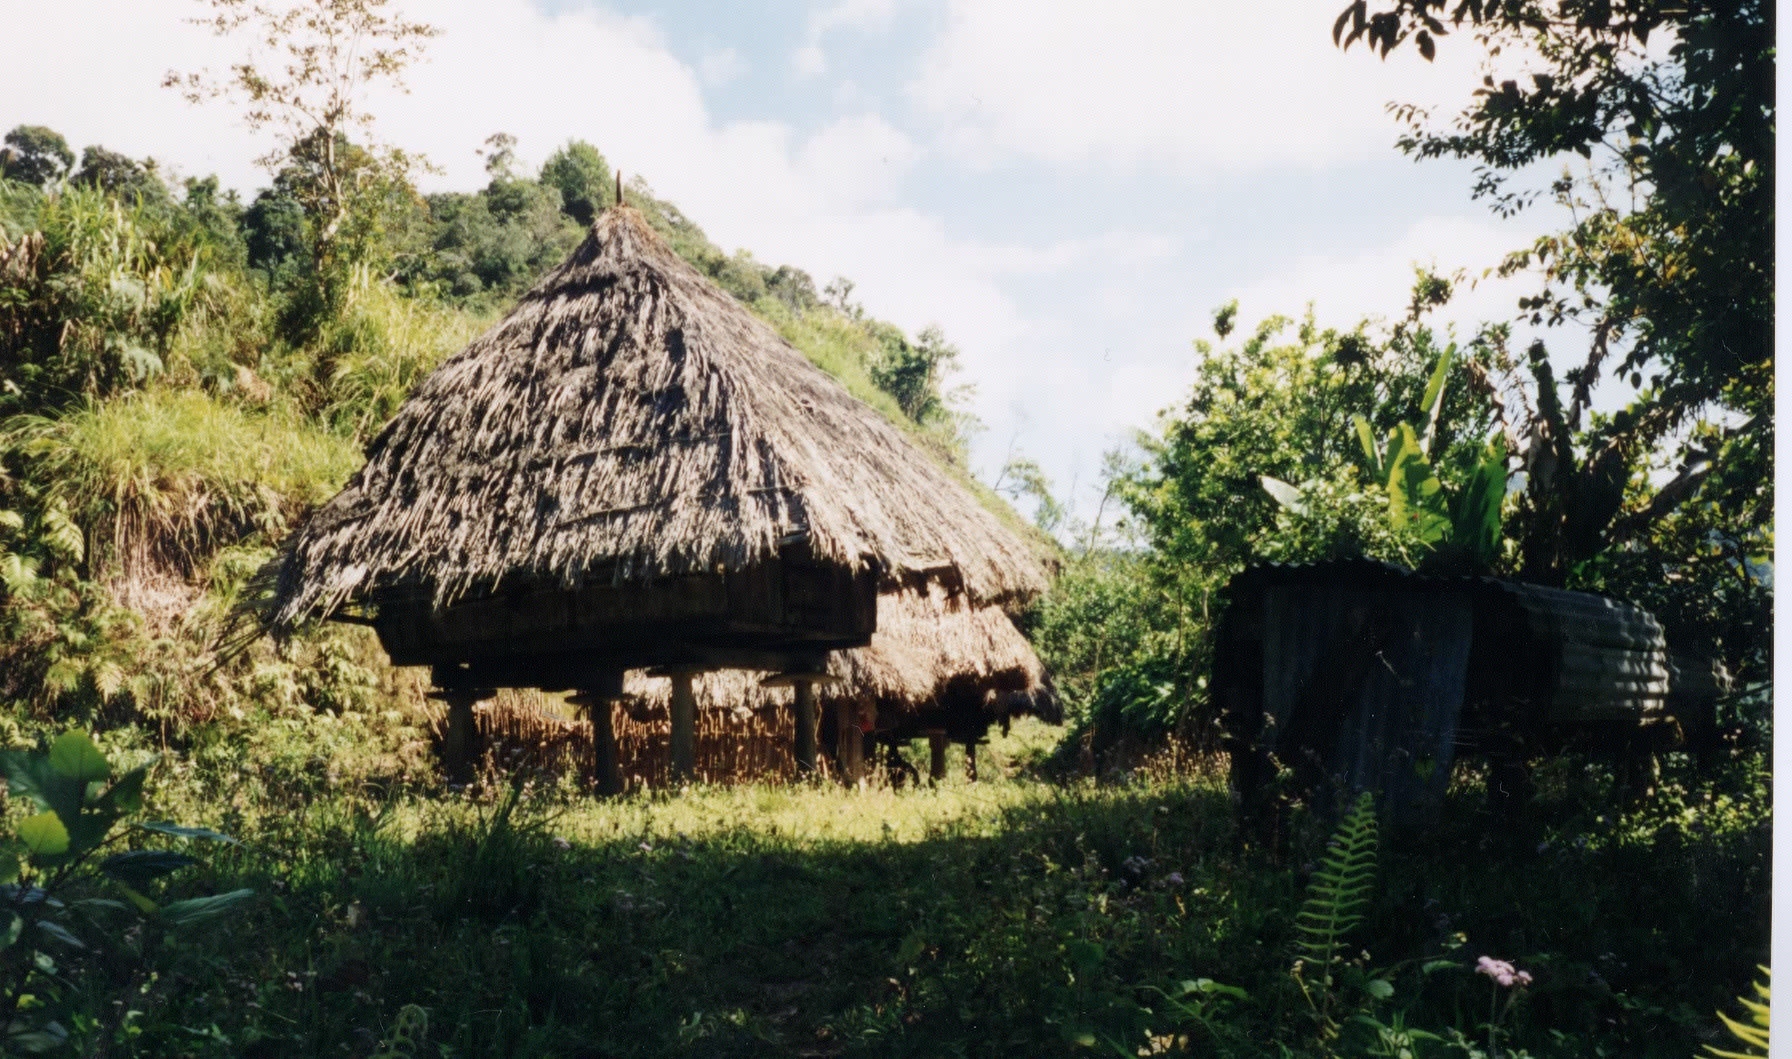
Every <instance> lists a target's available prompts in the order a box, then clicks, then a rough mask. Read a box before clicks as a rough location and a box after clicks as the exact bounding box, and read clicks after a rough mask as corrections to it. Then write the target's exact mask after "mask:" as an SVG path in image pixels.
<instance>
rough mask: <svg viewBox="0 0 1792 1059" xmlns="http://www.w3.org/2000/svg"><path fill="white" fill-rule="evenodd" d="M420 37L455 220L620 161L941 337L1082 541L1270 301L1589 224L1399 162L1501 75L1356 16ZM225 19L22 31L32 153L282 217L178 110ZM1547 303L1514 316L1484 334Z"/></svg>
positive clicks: (719, 221) (1488, 304) (12, 83)
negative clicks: (495, 171) (1418, 130)
mask: <svg viewBox="0 0 1792 1059" xmlns="http://www.w3.org/2000/svg"><path fill="white" fill-rule="evenodd" d="M398 3H399V6H400V7H401V9H402V10H403V12H404V13H405V14H406V15H408V16H409V17H412V18H416V19H421V20H424V21H427V22H429V23H432V24H434V25H435V26H437V27H438V28H440V29H441V31H442V33H441V35H440V36H439V37H437V38H436V39H434V40H432V41H431V42H430V43H429V46H428V51H427V57H426V61H425V62H423V63H422V64H420V65H419V66H417V67H415V68H414V69H413V70H412V71H411V72H410V73H409V74H408V77H407V80H408V86H409V92H408V94H404V95H399V94H396V93H392V92H378V93H376V94H374V95H372V96H370V97H369V98H368V99H367V101H366V105H367V108H368V109H369V110H370V111H371V112H372V113H373V114H375V115H376V116H377V125H376V131H377V134H378V136H379V137H380V138H381V139H382V140H384V141H386V142H389V143H392V144H395V145H397V146H400V147H403V148H406V149H408V150H413V151H421V152H423V153H424V154H425V155H427V156H428V158H429V159H430V160H431V161H432V162H434V163H435V164H436V166H438V167H439V172H437V173H435V174H433V175H431V176H428V177H426V178H425V179H424V181H423V183H424V186H425V187H426V189H428V190H440V189H455V190H473V189H475V188H477V187H479V186H481V185H482V184H483V183H484V180H485V177H484V172H483V163H482V160H481V158H480V157H479V155H478V153H477V152H478V149H479V148H480V146H481V145H482V144H483V142H484V141H485V139H486V138H487V137H488V136H490V135H492V134H493V133H497V132H506V133H510V134H511V135H513V136H515V137H516V138H517V153H518V155H519V157H520V159H521V161H523V162H524V163H525V164H529V165H537V164H539V163H540V162H541V161H543V160H544V159H545V158H546V157H547V156H548V155H549V154H550V153H551V152H552V151H553V150H555V149H556V148H557V147H558V146H560V145H561V144H563V143H565V142H566V141H567V140H569V139H573V138H578V139H584V140H587V141H589V142H591V143H593V144H595V145H596V146H597V147H598V148H599V149H600V150H601V151H603V153H604V154H605V156H606V157H607V158H608V159H609V160H610V162H611V164H612V165H613V166H614V167H616V168H618V169H620V170H622V171H623V172H624V173H626V174H627V175H629V176H630V177H633V176H636V175H639V176H641V177H644V178H645V179H646V180H647V181H648V183H649V184H650V185H651V186H652V187H653V189H654V191H655V192H656V194H659V195H660V196H662V197H665V198H669V199H670V200H672V201H673V202H675V203H677V204H678V205H679V207H680V208H682V209H683V210H684V211H685V212H686V213H687V214H688V215H689V216H690V217H691V218H693V219H694V220H695V221H696V222H697V223H698V224H700V225H701V226H702V227H703V228H704V229H705V231H707V232H708V233H709V235H710V237H711V238H712V239H714V240H715V241H716V242H717V243H718V244H720V245H721V246H722V247H723V248H725V249H727V250H730V251H732V250H736V249H746V250H749V251H751V252H752V253H753V255H754V256H755V257H756V258H758V259H759V260H761V261H764V262H767V263H770V264H792V265H796V266H798V267H800V268H803V269H805V270H807V271H808V272H809V273H810V274H811V275H813V276H814V277H815V279H816V282H817V286H821V285H824V284H826V283H827V282H828V281H829V280H831V279H832V278H834V277H836V276H845V277H848V278H850V279H851V280H852V281H853V282H854V283H855V288H854V294H853V296H854V298H855V300H857V301H859V302H861V303H862V304H863V305H864V306H865V308H866V310H867V311H868V312H870V313H871V314H873V315H876V316H879V317H883V318H885V319H888V320H891V321H893V322H895V323H896V324H898V325H900V326H901V327H903V328H904V329H906V330H908V331H910V332H911V333H912V332H915V331H919V330H920V329H921V328H923V327H925V326H928V325H938V326H939V327H941V328H942V329H943V330H944V331H945V333H946V335H947V337H948V338H949V339H950V340H951V341H952V342H953V343H954V344H956V345H957V346H958V347H959V349H960V350H961V361H962V365H963V370H962V372H961V373H960V374H959V375H958V376H957V377H956V378H955V379H953V380H952V381H953V382H954V383H957V384H968V385H969V386H971V387H973V388H974V391H973V392H972V394H971V395H970V396H969V398H968V407H969V410H970V411H972V412H973V413H974V414H975V415H976V416H977V417H978V419H980V420H981V421H982V423H983V429H982V430H981V432H980V433H979V434H978V435H977V437H976V439H975V441H974V443H973V449H972V462H973V465H974V468H975V470H976V471H977V472H978V473H979V475H980V476H982V477H983V478H984V480H986V481H988V480H991V479H993V478H994V477H995V476H996V474H997V473H998V470H999V468H1000V467H1001V465H1002V464H1003V462H1004V461H1005V460H1006V459H1007V458H1008V457H1009V456H1011V455H1016V454H1019V455H1025V456H1029V457H1032V458H1034V459H1036V460H1038V461H1039V462H1040V464H1041V465H1042V466H1043V467H1044V469H1045V471H1046V473H1047V474H1048V476H1049V477H1050V478H1051V479H1052V481H1053V482H1054V484H1055V486H1056V488H1057V491H1058V492H1059V493H1061V494H1063V495H1064V496H1066V497H1067V498H1068V499H1069V501H1070V502H1071V504H1072V506H1073V509H1075V510H1078V511H1082V512H1083V513H1084V514H1087V513H1088V511H1087V510H1086V509H1088V508H1090V507H1092V506H1093V502H1094V497H1095V495H1096V494H1097V493H1098V491H1099V483H1098V481H1097V477H1098V468H1099V466H1100V461H1101V456H1102V454H1103V453H1104V452H1105V451H1107V450H1109V449H1112V448H1114V447H1115V446H1117V445H1121V444H1125V443H1126V442H1127V441H1128V439H1129V438H1130V437H1131V436H1132V433H1133V432H1134V431H1136V430H1138V429H1140V428H1148V427H1150V426H1151V424H1152V423H1153V421H1154V417H1155V415H1156V413H1157V412H1158V411H1159V410H1160V409H1163V408H1165V407H1168V406H1171V405H1174V404H1175V403H1176V402H1177V401H1178V400H1179V399H1180V398H1181V396H1182V395H1183V393H1184V392H1185V391H1186V389H1187V388H1188V386H1189V383H1190V382H1191V380H1192V378H1193V373H1194V370H1195V363H1196V356H1197V354H1196V351H1195V350H1194V348H1193V344H1192V343H1193V340H1194V339H1196V338H1197V337H1209V338H1211V337H1212V336H1211V330H1210V327H1211V325H1210V321H1211V314H1212V310H1213V309H1214V308H1215V307H1216V306H1218V305H1220V304H1222V303H1223V302H1225V301H1227V300H1228V299H1231V298H1236V299H1238V301H1239V303H1240V317H1241V321H1242V323H1243V325H1244V326H1245V327H1249V326H1251V325H1252V324H1253V323H1254V322H1255V321H1256V320H1258V319H1260V318H1262V317H1265V316H1268V315H1270V314H1275V313H1280V314H1285V315H1299V314H1300V313H1301V312H1303V311H1304V309H1305V308H1306V306H1307V305H1308V304H1311V305H1312V306H1313V307H1314V311H1315V313H1316V314H1317V315H1318V317H1319V319H1320V321H1321V322H1322V323H1324V324H1328V325H1335V326H1349V325H1351V324H1353V323H1355V322H1356V321H1357V320H1359V319H1360V318H1362V317H1364V316H1370V315H1377V314H1380V315H1383V316H1392V315H1397V314H1398V313H1399V311H1400V309H1401V308H1402V306H1404V305H1405V303H1406V301H1407V297H1408V291H1409V287H1410V281H1411V277H1412V269H1413V267H1414V266H1415V265H1424V266H1428V267H1437V268H1442V269H1445V270H1451V269H1457V268H1463V269H1469V270H1472V271H1474V272H1479V271H1480V270H1483V269H1485V268H1488V267H1490V266H1492V265H1494V264H1496V263H1497V262H1498V260H1499V258H1500V257H1501V256H1502V255H1503V254H1504V253H1505V252H1507V251H1509V250H1512V249H1515V248H1517V247H1519V246H1521V245H1524V244H1525V243H1527V242H1528V241H1529V240H1530V239H1531V238H1533V237H1534V236H1535V235H1536V234H1538V233H1539V232H1541V231H1543V230H1546V229H1549V228H1553V227H1555V226H1557V225H1558V223H1559V222H1560V218H1559V217H1556V216H1553V215H1550V214H1549V213H1548V212H1547V211H1537V212H1534V213H1530V214H1525V215H1521V216H1520V217H1518V218H1516V219H1511V220H1501V219H1499V218H1496V217H1495V216H1494V215H1493V214H1491V213H1490V212H1489V211H1488V210H1487V209H1486V207H1485V205H1484V204H1481V203H1476V202H1474V201H1472V200H1471V198H1470V194H1469V190H1470V186H1471V182H1472V176H1471V173H1470V171H1469V169H1468V167H1467V166H1466V165H1464V164H1461V163H1456V162H1440V161H1432V162H1424V163H1416V162H1414V161H1412V160H1409V159H1408V158H1406V157H1405V156H1404V155H1402V154H1401V153H1400V152H1399V151H1398V150H1396V148H1395V146H1394V144H1395V140H1396V138H1397V136H1398V135H1399V132H1400V129H1399V126H1398V125H1397V124H1396V123H1395V121H1394V120H1393V119H1392V118H1391V117H1390V116H1389V115H1388V114H1387V113H1386V110H1385V107H1386V104H1388V103H1389V102H1394V101H1399V102H1406V103H1416V104H1419V105H1421V106H1427V107H1432V108H1435V109H1434V113H1436V114H1437V115H1438V116H1439V117H1440V118H1447V117H1448V116H1449V115H1450V114H1452V113H1454V112H1455V110H1457V109H1459V108H1460V106H1461V105H1462V103H1463V102H1464V101H1466V100H1467V99H1468V98H1469V93H1470V92H1471V91H1472V90H1473V89H1474V88H1475V87H1476V85H1477V84H1478V83H1479V80H1480V76H1481V71H1480V69H1479V62H1480V59H1481V57H1480V55H1479V53H1478V52H1477V50H1476V49H1475V47H1474V46H1473V42H1472V41H1469V40H1467V39H1458V38H1451V39H1448V40H1446V41H1444V42H1443V44H1442V46H1441V47H1440V49H1439V54H1438V58H1437V61H1436V62H1434V63H1430V64H1427V63H1425V62H1423V61H1422V60H1421V59H1420V58H1419V57H1418V56H1417V55H1416V53H1410V52H1409V51H1402V52H1396V53H1395V54H1394V55H1393V56H1392V57H1390V58H1388V59H1386V60H1385V61H1384V60H1381V59H1378V58H1375V57H1373V56H1371V55H1370V54H1368V53H1366V52H1365V51H1364V50H1363V49H1362V48H1361V47H1358V48H1356V49H1352V50H1351V51H1350V52H1348V53H1341V52H1340V51H1339V50H1338V49H1337V48H1335V47H1334V46H1333V45H1332V43H1331V39H1330V30H1331V24H1332V20H1333V18H1334V17H1335V16H1336V15H1337V13H1338V11H1339V10H1341V9H1342V7H1343V3H1342V0H1260V2H1257V3H1251V4H1237V3H1219V2H1214V0H1208V2H1204V3H1196V2H1190V0H1107V2H1105V3H1101V4H1089V3H1058V2H1052V0H812V2H807V3H804V2H797V0H785V2H783V3H778V4H763V5H755V4H750V3H745V2H739V0H736V2H729V3H722V2H715V0H686V2H683V3H679V4H664V3H652V2H649V0H408V2H406V0H398ZM206 10H207V7H206V5H205V3H204V2H203V0H61V2H59V3H58V4H56V5H54V7H51V6H48V5H44V4H42V3H41V0H0V25H6V26H8V27H9V28H11V29H12V31H13V37H14V40H13V43H12V45H11V46H10V47H9V48H8V57H7V73H6V75H5V76H4V77H3V78H0V126H3V127H5V128H11V127H12V126H13V125H16V124H21V123H28V124H39V125H48V126H50V127H51V128H54V129H56V130H58V131H59V132H61V133H62V134H63V135H65V136H66V137H67V138H68V140H69V141H70V143H71V144H72V145H74V146H75V147H76V148H77V150H78V149H79V148H80V147H82V146H85V145H88V144H103V145H105V146H107V147H109V148H111V149H113V150H117V151H122V152H125V153H127V154H130V155H132V156H136V157H144V156H154V157H156V158H157V159H158V160H159V161H160V162H161V163H162V164H163V165H164V167H166V168H167V169H169V170H172V171H173V172H175V173H177V174H180V175H193V176H202V175H205V174H209V173H217V174H218V175H219V176H220V177H221V178H222V179H223V181H224V183H225V184H226V185H227V186H231V187H235V188H238V189H241V190H243V191H245V192H251V191H252V190H253V189H255V188H257V187H260V186H263V185H265V184H266V182H267V178H266V174H265V173H263V172H262V171H261V170H259V169H257V168H256V166H255V164H254V159H255V158H256V157H258V156H260V155H262V154H263V153H265V152H266V151H267V150H268V149H269V146H270V144H269V141H267V140H266V139H265V138H257V136H255V135H253V134H251V133H250V132H249V131H248V130H247V129H246V128H245V127H244V126H243V124H242V122H241V120H240V117H239V112H238V111H237V110H236V109H235V108H234V107H232V106H231V105H230V104H228V103H221V102H213V103H209V104H202V105H197V106H195V105H193V104H189V103H187V102H185V101H183V100H182V99H181V98H180V97H179V96H178V95H177V94H176V93H175V92H173V91H171V90H168V89H164V88H162V87H160V86H161V82H162V80H163V77H164V76H165V75H166V74H167V73H168V72H170V71H180V72H186V71H193V70H201V69H210V70H213V71H221V70H224V69H226V68H227V67H228V65H229V64H230V63H232V62H235V61H238V60H240V59H241V58H242V57H243V55H244V54H245V51H246V48H247V44H246V42H244V41H241V40H236V39H230V38H218V37H215V36H213V35H211V34H210V33H209V32H208V31H207V30H205V29H203V28H201V27H199V26H196V25H193V24H191V23H190V22H189V21H188V20H189V19H191V18H193V17H195V16H198V15H202V14H204V13H205V11H206ZM1504 61H1506V62H1508V63H1513V62H1521V61H1522V60H1521V59H1514V58H1512V57H1510V56H1508V57H1507V59H1506V60H1504ZM1517 293H1518V292H1517V291H1516V290H1515V289H1513V288H1512V286H1511V284H1510V283H1501V282H1497V281H1495V282H1489V283H1484V284H1482V285H1481V286H1479V287H1477V288H1476V289H1475V290H1474V291H1472V292H1470V293H1468V294H1466V295H1465V296H1463V297H1461V298H1459V299H1458V302H1457V304H1456V305H1454V306H1453V307H1452V308H1451V310H1450V316H1451V318H1453V319H1455V320H1457V321H1458V322H1459V323H1460V324H1461V326H1463V327H1464V328H1467V327H1468V326H1469V325H1470V324H1471V323H1472V321H1474V320H1477V319H1482V318H1486V317H1490V316H1495V315H1503V314H1505V313H1506V312H1507V311H1508V307H1509V306H1510V305H1511V303H1512V299H1513V297H1515V295H1516V294H1517Z"/></svg>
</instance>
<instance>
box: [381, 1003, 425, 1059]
mask: <svg viewBox="0 0 1792 1059" xmlns="http://www.w3.org/2000/svg"><path fill="white" fill-rule="evenodd" d="M428 1036H429V1012H427V1011H425V1010H423V1009H422V1008H421V1007H418V1006H417V1005H416V1004H406V1005H405V1006H404V1007H401V1008H399V1009H398V1021H397V1024H396V1025H394V1026H393V1027H392V1032H391V1033H390V1034H389V1035H387V1037H386V1039H385V1040H383V1041H381V1042H380V1046H379V1047H378V1048H377V1049H375V1050H374V1053H373V1055H372V1056H371V1057H370V1059H415V1056H416V1054H417V1049H418V1048H421V1047H422V1046H423V1042H424V1040H425V1039H426V1038H428Z"/></svg>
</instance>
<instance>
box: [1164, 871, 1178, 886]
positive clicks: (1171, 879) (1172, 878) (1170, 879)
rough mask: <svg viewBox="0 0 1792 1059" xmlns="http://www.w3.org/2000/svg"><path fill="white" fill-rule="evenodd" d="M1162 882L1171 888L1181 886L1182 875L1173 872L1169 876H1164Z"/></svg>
mask: <svg viewBox="0 0 1792 1059" xmlns="http://www.w3.org/2000/svg"><path fill="white" fill-rule="evenodd" d="M1164 882H1167V883H1169V884H1170V885H1171V886H1181V885H1182V873H1181V872H1179V871H1173V872H1171V873H1170V874H1168V875H1166V876H1164Z"/></svg>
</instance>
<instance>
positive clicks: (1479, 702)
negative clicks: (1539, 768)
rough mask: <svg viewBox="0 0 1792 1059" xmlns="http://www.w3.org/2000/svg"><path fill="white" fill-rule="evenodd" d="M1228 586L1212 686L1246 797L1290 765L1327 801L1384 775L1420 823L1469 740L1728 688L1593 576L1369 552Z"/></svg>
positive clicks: (1695, 709)
mask: <svg viewBox="0 0 1792 1059" xmlns="http://www.w3.org/2000/svg"><path fill="white" fill-rule="evenodd" d="M1226 591H1227V598H1228V606H1227V610H1226V613H1225V615H1224V617H1223V618H1222V620H1221V624H1220V627H1219V630H1218V638H1217V643H1216V658H1215V665H1214V678H1213V694H1214V697H1215V702H1216V703H1217V704H1218V705H1219V706H1220V709H1221V712H1222V715H1223V718H1224V721H1225V725H1226V730H1227V737H1228V742H1229V747H1230V750H1231V754H1232V761H1233V778H1234V784H1235V786H1236V787H1237V789H1238V791H1239V792H1240V794H1241V796H1242V797H1243V798H1244V799H1245V801H1246V802H1247V803H1249V802H1251V801H1253V800H1255V799H1260V798H1262V797H1263V796H1265V794H1266V792H1267V789H1268V785H1269V783H1270V780H1271V777H1272V776H1273V775H1274V772H1273V770H1274V769H1275V767H1276V765H1277V763H1279V764H1280V765H1282V766H1286V767H1289V768H1291V769H1293V770H1294V773H1295V778H1296V783H1297V785H1298V786H1300V787H1302V788H1304V789H1305V790H1307V791H1308V792H1310V793H1312V794H1314V795H1315V796H1317V797H1318V798H1319V799H1320V800H1321V801H1329V800H1330V799H1331V798H1333V797H1334V796H1335V795H1338V794H1345V793H1350V792H1355V791H1360V790H1374V791H1377V792H1378V793H1379V795H1380V796H1381V798H1382V800H1383V805H1384V808H1385V809H1386V810H1387V811H1388V813H1389V814H1390V815H1391V816H1392V817H1393V818H1394V819H1396V820H1405V821H1415V820H1418V819H1421V818H1423V816H1424V815H1425V814H1426V813H1427V812H1428V810H1429V808H1430V807H1433V806H1435V805H1436V804H1437V803H1438V802H1439V800H1440V799H1441V798H1442V795H1443V792H1444V789H1445V787H1446V786H1447V784H1448V782H1449V775H1450V770H1451V767H1452V765H1453V764H1454V762H1455V760H1456V758H1457V757H1459V756H1462V755H1464V754H1473V753H1480V754H1486V755H1489V756H1490V757H1492V758H1493V759H1494V760H1495V761H1496V763H1498V764H1500V765H1502V766H1505V767H1510V766H1512V765H1513V764H1514V763H1516V762H1522V760H1523V758H1524V757H1525V755H1527V754H1529V753H1531V752H1535V751H1547V750H1552V749H1557V748H1559V747H1560V746H1562V745H1564V744H1565V743H1567V742H1568V741H1570V740H1571V739H1574V738H1587V737H1589V736H1591V737H1593V738H1595V739H1605V740H1609V739H1610V738H1611V737H1613V736H1617V737H1620V738H1628V737H1629V736H1630V735H1632V734H1634V733H1636V732H1638V731H1639V730H1642V729H1647V728H1652V727H1654V726H1658V725H1663V724H1664V722H1667V721H1670V720H1673V719H1679V720H1680V721H1682V722H1683V723H1687V724H1689V725H1693V726H1696V725H1698V724H1700V723H1701V720H1702V716H1703V715H1704V714H1707V713H1709V710H1710V708H1711V702H1712V699H1713V698H1714V696H1715V694H1716V691H1717V689H1718V687H1719V686H1720V682H1719V681H1715V680H1713V679H1712V678H1711V676H1710V673H1711V672H1712V670H1711V667H1710V666H1709V665H1704V666H1698V665H1695V664H1693V663H1691V661H1690V660H1687V659H1682V660H1679V661H1680V662H1681V664H1682V666H1684V667H1685V669H1686V670H1688V676H1687V677H1684V678H1683V677H1681V675H1680V671H1679V670H1677V669H1676V666H1675V661H1676V660H1675V659H1674V658H1673V657H1672V656H1671V655H1670V652H1669V649H1668V644H1667V640H1666V637H1665V636H1664V634H1663V631H1662V628H1661V624H1660V623H1659V622H1657V621H1656V620H1655V618H1654V616H1653V615H1651V614H1650V613H1649V612H1647V611H1645V610H1643V609H1641V608H1639V607H1635V606H1632V605H1630V604H1627V603H1624V602H1621V601H1619V600H1614V599H1608V598H1606V597H1604V596H1598V595H1593V594H1590V593H1585V592H1570V591H1566V590H1563V589H1556V588H1546V587H1543V586H1540V585H1530V584H1524V583H1521V582H1516V581H1507V580H1501V579H1497V578H1462V577H1454V578H1442V577H1428V576H1424V575H1420V574H1416V573H1414V572H1413V571H1411V570H1407V569H1405V568H1403V567H1399V566H1394V565H1392V564H1388V563H1381V562H1375V561H1371V560H1341V561H1332V562H1324V563H1314V564H1308V565H1298V566H1297V565H1275V564H1271V565H1262V566H1256V567H1252V568H1250V569H1248V570H1245V571H1244V572H1242V573H1240V574H1239V575H1237V576H1236V577H1234V578H1233V579H1232V581H1231V583H1230V584H1229V585H1228V586H1227V590H1226ZM1695 674H1696V675H1697V676H1699V677H1702V679H1692V677H1693V676H1694V675H1695Z"/></svg>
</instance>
